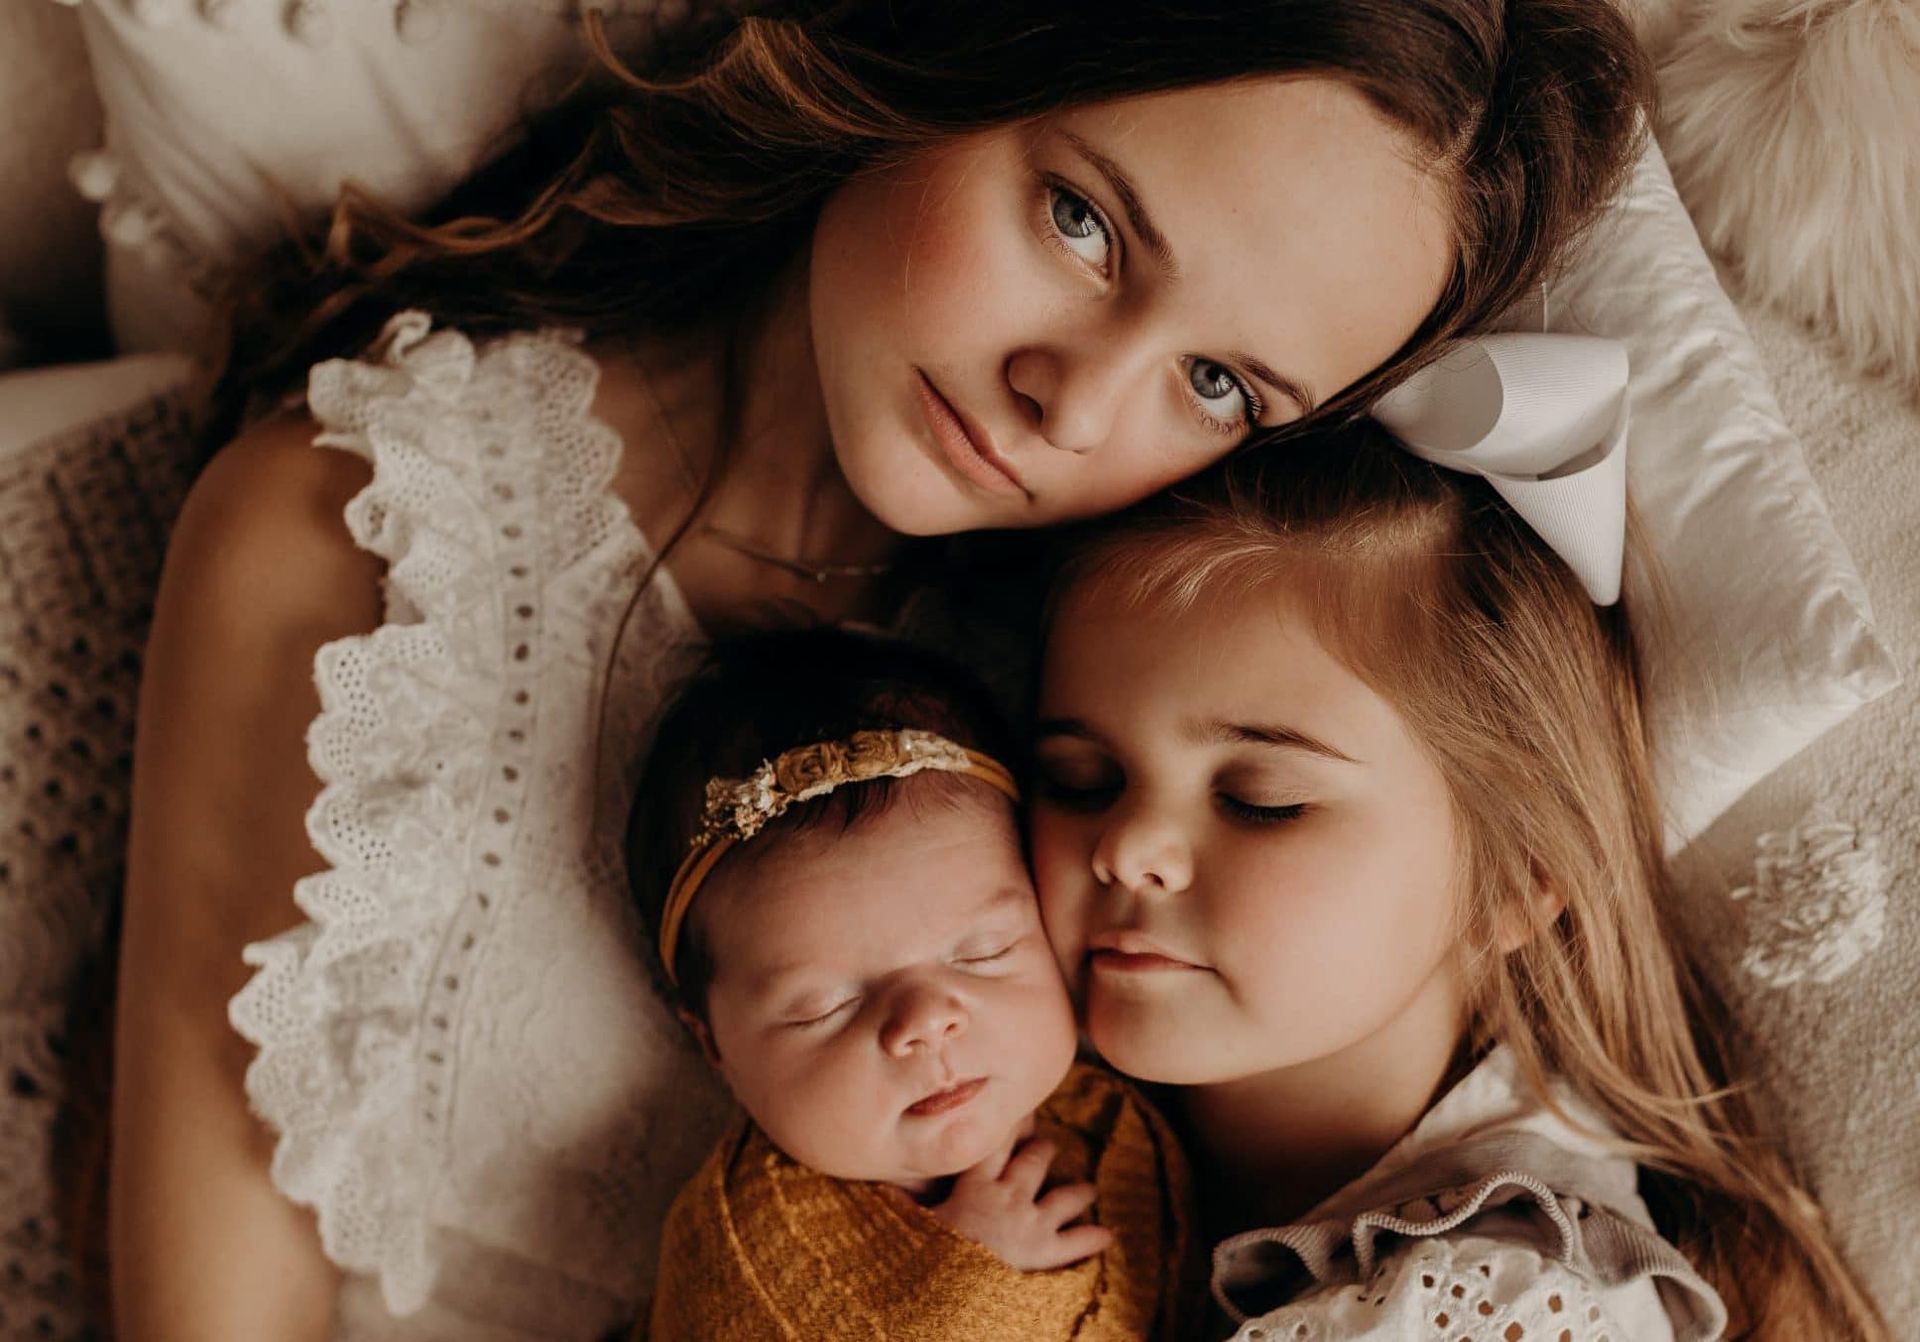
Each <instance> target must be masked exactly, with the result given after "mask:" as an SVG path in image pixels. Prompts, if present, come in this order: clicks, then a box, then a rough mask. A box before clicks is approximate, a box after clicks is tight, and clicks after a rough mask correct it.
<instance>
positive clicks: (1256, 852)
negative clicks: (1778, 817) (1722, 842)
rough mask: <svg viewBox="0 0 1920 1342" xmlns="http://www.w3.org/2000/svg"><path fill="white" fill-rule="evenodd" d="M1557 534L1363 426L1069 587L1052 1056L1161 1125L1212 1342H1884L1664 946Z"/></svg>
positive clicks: (1039, 792)
mask: <svg viewBox="0 0 1920 1342" xmlns="http://www.w3.org/2000/svg"><path fill="white" fill-rule="evenodd" d="M1616 446H1618V445H1616ZM1619 450H1624V449H1623V448H1620V449H1619ZM1575 464H1576V465H1577V464H1580V463H1575ZM1541 474H1542V476H1543V478H1551V477H1552V473H1551V472H1542V473H1541ZM1594 489H1595V491H1596V497H1594V498H1593V499H1590V500H1587V501H1586V502H1587V504H1588V505H1590V506H1586V507H1582V508H1578V509H1574V510H1571V513H1563V514H1562V516H1561V519H1560V522H1559V523H1553V524H1549V528H1548V529H1549V530H1550V531H1552V530H1554V529H1555V527H1556V526H1564V524H1565V521H1566V517H1567V516H1569V515H1571V516H1574V517H1575V518H1576V519H1577V521H1576V529H1577V527H1578V525H1584V524H1585V523H1587V522H1590V521H1591V520H1592V518H1593V517H1595V516H1598V517H1600V518H1601V519H1602V521H1601V522H1600V524H1599V525H1600V527H1601V528H1602V529H1605V527H1606V526H1607V523H1606V522H1605V521H1604V519H1605V517H1606V515H1607V513H1608V511H1609V501H1608V499H1607V498H1606V497H1604V496H1605V495H1606V494H1607V493H1608V492H1609V491H1610V490H1611V491H1612V493H1613V495H1614V497H1613V499H1612V500H1611V506H1612V507H1619V506H1620V505H1622V504H1623V503H1624V498H1623V497H1622V494H1621V491H1622V489H1623V487H1622V486H1621V485H1620V484H1618V483H1617V480H1616V482H1614V483H1612V484H1608V485H1605V486H1601V485H1595V486H1594ZM1614 531H1615V541H1616V543H1617V541H1618V532H1619V525H1618V524H1617V523H1615V524H1614ZM1556 537H1557V539H1556V544H1558V545H1560V547H1561V548H1562V549H1563V550H1565V551H1567V552H1568V554H1569V555H1570V556H1571V557H1572V558H1573V559H1574V560H1576V561H1577V562H1578V564H1579V566H1580V569H1581V571H1580V572H1579V573H1578V574H1576V572H1575V569H1574V566H1573V564H1572V563H1570V562H1563V560H1562V558H1561V557H1560V555H1559V554H1557V553H1556V552H1555V549H1554V548H1551V547H1550V546H1549V545H1548V544H1547V543H1546V542H1545V541H1543V539H1542V538H1541V535H1540V534H1539V533H1537V532H1536V531H1535V530H1534V529H1533V528H1532V527H1531V526H1529V525H1528V523H1526V522H1525V521H1523V520H1522V518H1521V516H1520V515H1519V513H1518V512H1517V511H1516V509H1515V508H1514V507H1511V506H1509V505H1508V503H1507V502H1506V501H1504V500H1503V499H1502V497H1501V496H1500V493H1499V492H1497V491H1496V488H1495V487H1493V486H1491V485H1490V484H1489V483H1488V482H1487V481H1486V480H1483V479H1477V478H1474V476H1473V475H1472V474H1469V473H1460V472H1456V471H1453V470H1447V469H1441V468H1438V467H1436V466H1433V465H1430V464H1428V463H1426V462H1423V461H1419V460H1415V459H1414V458H1413V456H1411V455H1409V454H1408V453H1406V452H1404V451H1402V450H1400V448H1399V447H1398V446H1397V445H1396V444H1394V443H1393V442H1391V441H1390V440H1387V439H1386V437H1385V435H1384V434H1383V433H1381V432H1380V431H1378V430H1377V429H1374V428H1369V429H1367V430H1364V431H1361V432H1359V433H1351V432H1350V433H1343V434H1334V435H1331V436H1329V437H1326V438H1323V439H1320V440H1317V441H1314V442H1311V443H1306V444H1302V445H1300V446H1299V447H1298V448H1297V449H1296V450H1294V451H1291V452H1289V453H1288V454H1287V455H1286V456H1285V458H1284V459H1275V460H1273V461H1270V462H1268V463H1266V464H1265V465H1264V466H1261V467H1254V468H1253V469H1245V468H1244V467H1243V468H1242V469H1239V470H1237V471H1236V472H1234V473H1233V474H1232V475H1230V476H1229V477H1228V478H1227V479H1225V480H1220V481H1215V482H1213V484H1212V485H1210V486H1209V487H1208V488H1206V489H1204V490H1198V489H1197V490H1195V491H1192V492H1190V493H1189V494H1188V496H1187V497H1186V498H1185V499H1184V500H1183V501H1176V502H1174V503H1170V504H1168V505H1165V506H1162V507H1157V508H1156V509H1154V510H1153V511H1152V512H1151V513H1149V514H1146V515H1144V516H1142V517H1140V518H1138V519H1135V520H1133V521H1130V522H1129V523H1127V524H1126V525H1124V526H1123V527H1120V528H1119V529H1116V530H1111V531H1108V532H1106V533H1104V534H1102V535H1100V536H1098V537H1097V538H1095V539H1094V540H1092V541H1091V542H1090V543H1089V544H1088V545H1087V546H1086V548H1084V549H1082V550H1081V551H1079V553H1078V554H1077V557H1076V559H1075V560H1074V561H1073V562H1072V564H1071V565H1070V567H1069V570H1068V572H1067V574H1066V576H1065V579H1064V585H1063V587H1062V589H1061V590H1060V594H1059V596H1058V598H1057V603H1056V606H1055V608H1054V611H1053V615H1052V621H1051V630H1050V636H1049V641H1048V647H1047V652H1046V658H1045V666H1044V671H1043V678H1042V684H1041V687H1040V691H1039V700H1040V702H1039V712H1040V717H1041V722H1040V724H1039V727H1038V733H1039V735H1038V746H1037V765H1036V778H1035V783H1034V790H1035V801H1034V813H1033V816H1032V821H1031V823H1032V844H1033V853H1034V861H1035V869H1036V879H1037V881H1038V883H1039V886H1040V890H1041V897H1042V904H1043V910H1044V914H1045V917H1046V920H1047V924H1048V931H1049V934H1050V936H1051V937H1052V939H1053V941H1054V944H1055V947H1056V950H1057V952H1058V954H1059V955H1060V957H1061V961H1062V964H1063V966H1064V967H1065V968H1066V971H1067V973H1068V976H1069V979H1070V981H1071V982H1072V983H1073V984H1074V985H1075V990H1076V993H1077V995H1078V998H1079V1000H1080V1002H1081V1005H1082V1008H1083V1011H1084V1021H1085V1026H1086V1029H1087V1031H1088V1033H1089V1035H1090V1037H1091V1039H1092V1041H1093V1043H1094V1045H1095V1046H1096V1047H1097V1048H1098V1049H1099V1051H1100V1052H1101V1053H1102V1055H1103V1056H1104V1057H1105V1058H1106V1059H1107V1060H1108V1061H1110V1062H1111V1063H1112V1064H1113V1065H1114V1066H1116V1067H1118V1068H1119V1069H1120V1070H1121V1071H1122V1072H1125V1073H1128V1074H1130V1075H1133V1076H1135V1077H1138V1078H1141V1079H1144V1080H1147V1081H1155V1082H1162V1083H1166V1084H1168V1085H1170V1086H1174V1087H1178V1089H1177V1090H1176V1091H1174V1092H1173V1093H1174V1094H1175V1095H1177V1097H1178V1099H1177V1102H1176V1103H1177V1111H1178V1113H1179V1115H1180V1121H1181V1123H1183V1124H1184V1126H1185V1129H1186V1131H1187V1133H1188V1134H1189V1137H1190V1143H1191V1144H1190V1152H1191V1155H1192V1158H1193V1162H1194V1164H1195V1166H1196V1168H1198V1169H1200V1170H1202V1171H1203V1175H1202V1189H1203V1201H1204V1203H1205V1215H1206V1217H1207V1218H1208V1220H1209V1221H1210V1222H1211V1230H1212V1232H1213V1235H1214V1237H1215V1238H1216V1239H1218V1240H1220V1241H1222V1242H1221V1243H1220V1244H1219V1246H1218V1248H1217V1249H1216V1251H1215V1259H1214V1278H1213V1286H1214V1295H1215V1300H1216V1304H1217V1306H1218V1307H1219V1309H1220V1310H1221V1311H1222V1312H1223V1313H1224V1314H1225V1316H1226V1318H1227V1319H1228V1320H1230V1321H1231V1322H1232V1323H1233V1324H1236V1325H1241V1331H1240V1332H1239V1333H1237V1334H1236V1336H1239V1337H1243V1338H1247V1339H1257V1338H1271V1339H1282V1338H1284V1339H1296V1338H1298V1339H1307V1338H1312V1339H1326V1338H1380V1339H1386V1338H1415V1337H1433V1338H1449V1339H1453V1338H1474V1339H1489V1340H1490V1339H1500V1340H1501V1342H1519V1339H1523V1338H1525V1339H1532V1338H1545V1339H1559V1340H1560V1342H1593V1340H1595V1339H1599V1338H1608V1337H1610V1338H1612V1339H1614V1342H1626V1340H1627V1339H1633V1340H1634V1342H1647V1339H1664V1338H1667V1337H1669V1336H1671V1337H1673V1338H1677V1339H1694V1338H1713V1337H1718V1336H1722V1335H1725V1336H1729V1337H1743V1338H1756V1339H1770V1340H1777V1342H1802V1340H1803V1339H1811V1338H1821V1339H1873V1340H1878V1339H1884V1338H1886V1337H1887V1333H1886V1330H1885V1328H1884V1326H1883V1325H1882V1324H1881V1323H1880V1322H1879V1321H1878V1319H1877V1317H1876V1314H1875V1311H1874V1308H1873V1306H1872V1305H1871V1304H1870V1303H1869V1301H1868V1300H1867V1298H1866V1297H1865V1296H1864V1294H1863V1293H1862V1291H1861V1290H1860V1288H1859V1287H1858V1286H1857V1285H1856V1284H1855V1282H1854V1281H1853V1279H1852V1278H1851V1277H1850V1276H1849V1274H1848V1272H1847V1270H1846V1268H1845V1266H1844V1265H1843V1264H1842V1262H1841V1260H1840V1258H1839V1256H1838V1254H1837V1253H1836V1251H1835V1248H1834V1246H1833V1243H1832V1241H1831V1239H1830V1238H1829V1236H1828V1233H1827V1231H1826V1229H1825V1227H1824V1225H1823V1222H1822V1219H1821V1216H1820V1213H1819V1211H1818V1210H1817V1208H1816V1207H1815V1205H1814V1203H1813V1202H1812V1200H1811V1199H1810V1198H1809V1197H1808V1195H1807V1193H1806V1192H1805V1191H1804V1190H1803V1189H1802V1187H1801V1186H1800V1185H1799V1184H1798V1183H1797V1182H1796V1180H1795V1178H1794V1176H1793V1173H1792V1171H1791V1169H1790V1167H1789V1165H1788V1163H1787V1162H1786V1160H1784V1159H1783V1158H1782V1157H1781V1156H1780V1155H1779V1154H1778V1153H1777V1151H1776V1149H1775V1147H1774V1146H1773V1145H1772V1144H1770V1142H1769V1140H1768V1138H1767V1136H1766V1135H1765V1134H1764V1132H1763V1130H1762V1128H1761V1127H1760V1125H1759V1124H1758V1122H1757V1121H1756V1115H1755V1112H1754V1108H1753V1104H1752V1102H1751V1100H1750V1099H1749V1097H1748V1093H1747V1091H1746V1090H1745V1089H1744V1088H1743V1086H1742V1085H1741V1084H1740V1080H1739V1077H1738V1074H1737V1072H1736V1070H1735V1069H1734V1066H1733V1063H1732V1061H1731V1054H1732V1046H1733V1039H1732V1036H1731V1033H1730V1029H1729V1026H1728V1023H1727V1020H1726V1017H1725V1014H1724V1012H1723V1010H1722V1008H1721V1005H1720V1003H1719V1001H1718V999H1717V998H1716V996H1715V994H1714V992H1713V989H1712V987H1711V985H1710V983H1709V982H1708V980H1707V979H1706V978H1705V977H1704V976H1703V974H1702V972H1701V970H1700V969H1699V967H1698V966H1697V965H1696V963H1695V961H1694V959H1693V957H1692V955H1691V954H1690V953H1689V951H1688V949H1687V947H1686V946H1685V944H1684V943H1683V942H1682V941H1681V939H1680V937H1679V934H1678V931H1677V926H1676V923H1675V920H1674V906H1675V903H1676V901H1677V900H1678V899H1679V898H1680V897H1681V895H1680V892H1679V891H1678V890H1677V889H1676V888H1675V885H1674V882H1673V879H1672V877H1671V876H1670V874H1669V869H1668V865H1667V862H1666V858H1665V855H1664V850H1663V835H1664V830H1663V825H1662V815H1661V810H1660V802H1659V799H1658V797H1657V795H1656V792H1655V787H1654V774H1653V769H1652V765H1651V759H1652V753H1651V752H1652V743H1651V741H1650V734H1649V730H1648V724H1647V721H1646V716H1645V712H1644V690H1643V685H1642V679H1641V671H1640V664H1639V661H1638V648H1637V645H1636V641H1635V636H1634V632H1633V628H1632V625H1631V623H1630V621H1629V619H1628V614H1627V612H1626V610H1624V609H1623V608H1622V607H1621V606H1620V605H1617V604H1611V603H1609V604H1598V603H1596V600H1595V599H1594V593H1596V592H1597V593H1598V595H1599V596H1600V597H1601V598H1602V599H1603V600H1609V602H1610V598H1611V591H1610V590H1609V588H1610V587H1612V586H1613V585H1614V584H1616V583H1617V581H1618V576H1619V575H1618V569H1617V566H1616V567H1615V568H1614V569H1613V571H1612V572H1611V573H1609V572H1606V571H1605V568H1606V564H1605V561H1604V560H1602V561H1601V562H1600V563H1598V564H1596V563H1595V562H1594V561H1593V557H1592V553H1591V547H1589V549H1588V550H1585V551H1580V550H1579V545H1578V543H1577V542H1569V541H1568V540H1566V537H1565V533H1564V530H1561V531H1558V532H1556ZM1605 548H1606V547H1605V546H1604V545H1602V546H1601V547H1599V549H1600V550H1601V551H1602V552H1604V550H1605ZM1576 551H1579V552H1578V553H1576ZM1614 553H1615V554H1617V553H1618V550H1617V549H1616V550H1615V551H1614ZM1723 1330H1724V1333H1723ZM1222 1331H1224V1329H1223V1330H1222Z"/></svg>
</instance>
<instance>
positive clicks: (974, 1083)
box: [907, 1076, 987, 1118]
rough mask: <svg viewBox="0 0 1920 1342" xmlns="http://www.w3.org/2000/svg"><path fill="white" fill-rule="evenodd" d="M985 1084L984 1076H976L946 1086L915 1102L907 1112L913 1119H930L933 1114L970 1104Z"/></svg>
mask: <svg viewBox="0 0 1920 1342" xmlns="http://www.w3.org/2000/svg"><path fill="white" fill-rule="evenodd" d="M986 1084H987V1079H986V1078H985V1077H984V1076H976V1077H974V1078H973V1079H972V1080H970V1081H962V1082H960V1083H959V1084H958V1085H953V1086H948V1087H947V1088H946V1089H945V1090H936V1091H935V1092H933V1094H931V1095H928V1096H925V1097H924V1098H922V1099H919V1100H916V1101H915V1102H914V1103H912V1104H910V1105H908V1106H907V1112H908V1113H909V1114H912V1115H913V1116H914V1117H915V1118H931V1117H933V1115H935V1114H944V1113H948V1112H950V1111H952V1110H955V1109H958V1108H959V1107H960V1106H961V1105H963V1104H967V1103H970V1102H971V1101H972V1100H973V1097H974V1096H976V1095H978V1094H979V1093H980V1091H981V1088H982V1087H984V1086H985V1085H986Z"/></svg>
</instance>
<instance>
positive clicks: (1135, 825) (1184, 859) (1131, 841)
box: [1093, 802, 1193, 895]
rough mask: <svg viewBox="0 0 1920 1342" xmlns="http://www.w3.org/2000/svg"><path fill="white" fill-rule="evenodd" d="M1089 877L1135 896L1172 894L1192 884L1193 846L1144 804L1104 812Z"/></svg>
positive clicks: (1173, 823)
mask: <svg viewBox="0 0 1920 1342" xmlns="http://www.w3.org/2000/svg"><path fill="white" fill-rule="evenodd" d="M1093 876H1094V879H1095V880H1097V881H1098V882H1100V884H1101V885H1117V886H1120V887H1121V888H1122V889H1125V890H1128V891H1130V892H1132V893H1134V894H1141V895H1155V894H1158V895H1177V894H1179V893H1180V892H1181V891H1183V890H1185V889H1187V887H1188V886H1190V885H1192V884H1193V848H1192V845H1191V844H1190V843H1189V842H1188V840H1187V837H1186V834H1185V833H1184V832H1183V831H1182V829H1181V827H1180V825H1179V823H1178V822H1177V820H1176V819H1175V818H1174V817H1172V816H1170V815H1167V814H1165V813H1164V812H1161V811H1157V810H1155V809H1154V808H1153V807H1151V806H1150V805H1148V804H1146V803H1144V802H1135V803H1133V804H1131V805H1126V804H1123V805H1121V806H1119V807H1116V808H1114V809H1113V810H1112V811H1110V812H1108V814H1107V817H1106V824H1105V826H1104V828H1102V830H1101V832H1100V836H1099V840H1098V841H1097V842H1096V843H1095V844H1094V848H1093Z"/></svg>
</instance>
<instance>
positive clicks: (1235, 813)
mask: <svg viewBox="0 0 1920 1342" xmlns="http://www.w3.org/2000/svg"><path fill="white" fill-rule="evenodd" d="M1215 796H1216V797H1217V798H1218V799H1219V802H1220V809H1221V810H1223V811H1225V812H1226V813H1227V814H1228V815H1230V816H1232V817H1233V818H1234V819H1235V820H1239V821H1242V822H1244V823H1246V824H1250V825H1279V824H1284V823H1285V822H1286V821H1289V820H1297V819H1298V818H1299V817H1300V816H1301V815H1302V814H1303V813H1304V812H1305V811H1306V809H1307V806H1306V803H1305V802H1289V803H1287V804H1285V805H1282V806H1266V805H1261V804H1260V803H1257V802H1250V801H1243V800H1242V799H1240V798H1239V797H1235V796H1233V795H1231V794H1230V793H1226V792H1220V793H1216V794H1215Z"/></svg>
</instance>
